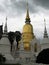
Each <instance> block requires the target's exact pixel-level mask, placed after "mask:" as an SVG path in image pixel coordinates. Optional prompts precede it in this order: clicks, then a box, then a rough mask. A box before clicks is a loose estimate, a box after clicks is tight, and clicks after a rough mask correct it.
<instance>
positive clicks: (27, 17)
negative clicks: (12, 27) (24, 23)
mask: <svg viewBox="0 0 49 65" xmlns="http://www.w3.org/2000/svg"><path fill="white" fill-rule="evenodd" d="M26 10H27V13H26V19H30V17H29V8H28V1H27V7H26Z"/></svg>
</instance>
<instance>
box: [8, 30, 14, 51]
mask: <svg viewBox="0 0 49 65" xmlns="http://www.w3.org/2000/svg"><path fill="white" fill-rule="evenodd" d="M14 37H15V33H14V32H11V31H10V32H9V33H8V38H9V41H10V44H11V51H12V45H13V42H14Z"/></svg>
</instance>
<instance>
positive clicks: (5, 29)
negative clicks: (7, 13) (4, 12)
mask: <svg viewBox="0 0 49 65" xmlns="http://www.w3.org/2000/svg"><path fill="white" fill-rule="evenodd" d="M4 33H7V17H6V22H5V27H4Z"/></svg>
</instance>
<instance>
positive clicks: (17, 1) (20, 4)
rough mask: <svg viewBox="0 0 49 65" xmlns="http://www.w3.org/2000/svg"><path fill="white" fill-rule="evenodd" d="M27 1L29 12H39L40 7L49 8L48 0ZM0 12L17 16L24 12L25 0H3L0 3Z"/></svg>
mask: <svg viewBox="0 0 49 65" xmlns="http://www.w3.org/2000/svg"><path fill="white" fill-rule="evenodd" d="M28 3H29V6H28V7H29V11H30V12H31V13H37V12H39V11H40V10H42V9H40V8H38V6H40V7H43V8H47V9H48V8H49V0H28ZM0 12H2V13H5V14H6V15H9V16H16V15H17V16H19V15H21V14H23V13H24V12H26V1H25V0H3V2H2V4H0Z"/></svg>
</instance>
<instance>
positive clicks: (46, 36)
mask: <svg viewBox="0 0 49 65" xmlns="http://www.w3.org/2000/svg"><path fill="white" fill-rule="evenodd" d="M44 27H45V30H44V38H48V34H47V29H46V20H45V18H44Z"/></svg>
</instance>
